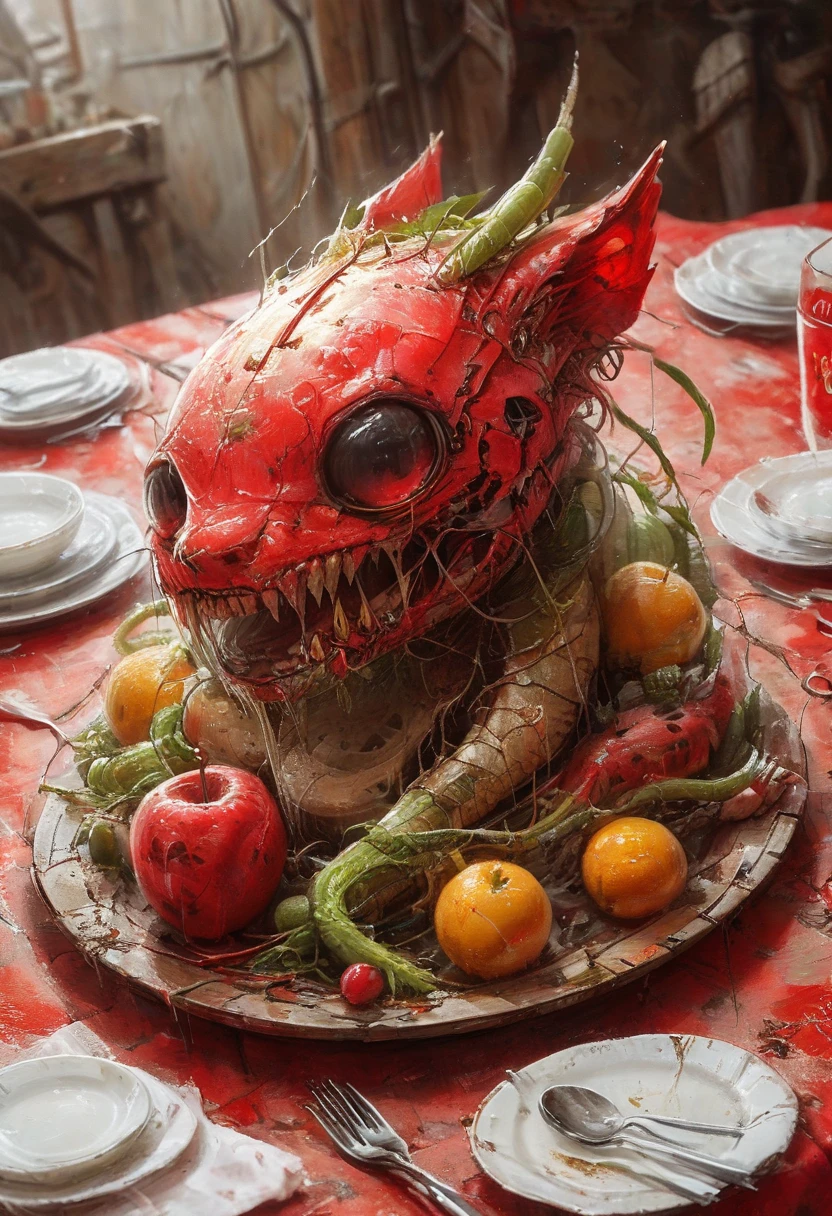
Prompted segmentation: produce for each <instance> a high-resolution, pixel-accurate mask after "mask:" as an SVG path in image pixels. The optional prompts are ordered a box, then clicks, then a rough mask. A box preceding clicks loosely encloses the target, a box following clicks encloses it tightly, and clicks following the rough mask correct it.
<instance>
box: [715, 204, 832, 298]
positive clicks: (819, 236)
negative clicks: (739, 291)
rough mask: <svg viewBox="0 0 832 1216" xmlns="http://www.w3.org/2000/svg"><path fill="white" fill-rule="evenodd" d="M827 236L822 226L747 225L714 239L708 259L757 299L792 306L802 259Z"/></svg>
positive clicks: (827, 233)
mask: <svg viewBox="0 0 832 1216" xmlns="http://www.w3.org/2000/svg"><path fill="white" fill-rule="evenodd" d="M830 236H832V232H830V231H828V230H827V229H826V228H809V227H805V228H804V227H802V226H800V225H799V224H783V225H777V226H775V227H771V228H747V229H745V230H744V231H742V232H733V233H731V235H730V236H725V237H722V239H721V240H719V241H716V242H715V243H714V244H713V245H712V246H711V247H710V249H709V250H708V258H709V261H710V263H711V265H712V266H713V267H714V269H715V270H718V271H720V272H721V273H722V274H723V275H726V276H727V277H728V278H730V279H735V280H736V279H740V280H743V281H744V282H745V283H746V284H747V285H748V288H749V291H750V292H752V293H753V294H754V296H755V297H756V298H757V300H759V301H760V302H762V303H768V304H789V305H792V306H796V305H797V296H798V291H799V289H800V267H801V264H802V262H803V259H804V258H805V257H806V255H807V253H811V251H812V250H813V249H815V248H816V247H817V246H818V245H820V244H821V242H823V241H825V240H827V239H828V237H830Z"/></svg>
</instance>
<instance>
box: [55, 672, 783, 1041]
mask: <svg viewBox="0 0 832 1216" xmlns="http://www.w3.org/2000/svg"><path fill="white" fill-rule="evenodd" d="M762 712H763V721H764V735H765V745H766V748H767V750H768V751H769V753H770V754H771V755H772V756H774V757H775V758H777V759H778V760H780V762H781V763H782V764H784V765H785V766H787V767H788V768H790V769H791V770H792V771H794V772H798V773H800V774H801V775H802V774H803V773H804V770H805V761H804V756H803V748H802V745H801V742H800V737H799V734H798V731H797V728H796V727H795V726H794V724H793V723H792V722H791V721H790V720H789V719H788V718H787V717H786V715H785V714H784V712H783V711H782V710H781V709H780V708H779V706H776V705H775V704H774V702H772V701H771V699H770V698H768V697H767V696H766V695H765V693H764V694H763V706H762ZM805 796H806V790H805V786H804V785H789V786H786V787H785V788H784V789H783V791H782V793H781V795H780V797H779V799H778V801H777V802H776V803H775V804H774V805H772V806H770V807H768V808H767V809H766V810H765V811H764V812H763V813H762V814H761V815H759V816H757V817H755V818H752V819H747V820H745V821H743V822H741V823H728V824H724V825H722V826H721V827H719V828H718V829H717V831H716V832H715V834H714V835H713V836H712V837H711V838H710V840H709V841H708V843H707V846H706V848H705V851H704V853H703V854H702V855H701V856H700V857H699V859H698V860H697V861H696V862H695V863H693V864H692V865H691V872H690V880H689V882H688V886H687V889H686V890H685V892H684V894H683V895H682V896H681V897H680V899H679V900H678V901H677V902H676V904H675V905H673V906H672V907H671V908H669V909H668V910H667V911H665V912H663V913H661V914H660V915H659V916H657V917H655V918H654V919H652V920H650V921H647V922H641V923H640V924H638V925H637V926H633V925H624V924H615V923H613V922H611V921H595V922H594V924H593V929H592V932H591V934H590V936H589V938H588V939H587V940H585V941H583V942H582V943H581V944H580V945H579V946H572V947H571V948H567V949H564V950H563V951H562V952H560V953H558V952H557V951H555V952H554V953H553V954H549V955H547V956H546V960H547V961H546V962H545V963H543V964H542V965H540V966H538V967H536V968H535V969H533V970H531V971H528V972H524V973H523V974H522V975H518V976H512V977H510V978H508V979H503V980H499V981H495V982H492V983H485V984H481V985H478V986H477V987H472V988H470V989H465V990H461V991H454V992H438V993H435V994H434V995H433V996H432V998H430V999H427V998H425V999H422V1001H421V1002H420V1003H418V1004H417V1003H415V1002H414V1003H408V1002H404V1001H392V1000H391V1001H388V1002H382V1003H381V1004H379V1005H375V1006H372V1007H369V1008H367V1009H364V1010H361V1009H355V1008H353V1007H351V1006H349V1005H347V1003H346V1002H345V1001H343V1000H342V999H341V998H340V996H338V995H337V994H334V993H333V994H328V993H324V994H322V993H321V992H320V991H311V990H304V988H303V986H302V985H299V986H298V990H294V989H293V988H291V987H289V988H287V987H284V986H274V985H271V986H269V985H268V984H267V982H266V981H265V980H264V979H263V978H262V977H256V976H252V977H251V981H248V980H241V979H239V977H236V976H235V977H230V976H223V975H218V974H217V973H216V972H212V971H208V970H206V969H205V968H204V967H201V966H199V965H198V963H197V962H196V961H195V959H194V958H193V957H191V958H188V957H187V956H186V953H185V950H184V948H183V947H180V946H178V945H177V944H176V943H175V942H174V941H173V940H172V939H171V937H169V936H168V930H167V927H166V926H165V925H164V924H163V922H162V921H160V920H159V918H158V917H157V916H156V914H155V913H154V912H153V911H152V909H151V908H150V907H149V906H148V905H147V904H146V903H145V902H144V900H143V898H142V897H141V894H140V893H139V891H138V889H137V887H136V886H135V884H132V883H126V882H124V881H122V880H121V879H119V878H115V879H114V878H113V877H112V876H111V874H110V873H109V872H107V871H103V870H100V869H99V868H98V867H97V866H95V865H94V864H93V863H92V862H90V860H89V858H88V857H87V855H86V851H85V850H79V849H78V848H76V847H74V845H73V840H74V837H75V834H76V831H77V828H78V824H79V822H80V820H81V818H82V815H83V812H82V811H81V810H80V809H79V808H77V807H74V806H70V805H68V804H67V803H65V802H64V801H63V800H62V799H61V798H59V797H57V796H55V795H50V797H49V799H48V800H47V802H46V804H45V806H44V808H43V811H42V813H41V816H40V819H39V821H38V825H37V830H36V833H35V840H34V857H33V876H34V880H35V884H36V886H37V888H38V890H39V892H40V894H41V895H42V897H43V899H44V900H45V901H46V904H47V905H48V907H49V908H50V910H51V912H52V914H53V916H54V917H55V919H56V921H57V923H58V924H59V925H60V927H61V928H62V929H63V931H64V932H65V933H66V934H67V935H68V936H69V937H70V938H72V940H73V941H74V942H75V944H76V946H77V947H78V949H79V950H81V952H82V953H83V954H85V955H86V956H87V958H88V959H89V961H90V962H92V963H94V964H96V965H100V964H103V965H104V966H105V967H109V968H110V969H111V970H113V971H115V972H116V973H117V974H118V975H120V976H123V977H124V978H125V979H126V980H128V981H129V982H130V983H132V984H135V985H137V986H138V987H140V988H142V989H143V990H145V991H146V992H148V993H151V994H153V995H155V996H157V997H159V998H160V999H161V1000H163V1001H165V1003H166V1004H168V1005H169V1006H171V1007H172V1008H173V1009H174V1010H180V1011H182V1012H185V1013H188V1014H193V1015H196V1016H198V1017H204V1018H209V1019H211V1020H213V1021H217V1022H224V1023H226V1024H228V1025H230V1026H235V1027H237V1028H238V1029H245V1030H251V1031H257V1032H259V1033H262V1034H273V1035H283V1036H286V1037H293V1038H313V1039H346V1040H359V1041H364V1042H373V1041H377V1040H379V1039H427V1038H434V1037H437V1036H440V1035H452V1034H465V1033H468V1032H469V1031H475V1030H486V1029H488V1028H490V1027H495V1026H502V1025H505V1024H507V1023H509V1022H516V1021H520V1020H521V1019H523V1018H528V1017H534V1016H536V1015H539V1014H543V1013H551V1012H552V1011H553V1010H556V1009H564V1008H566V1007H567V1006H569V1005H575V1004H577V1003H578V1002H580V1001H585V1000H588V999H589V998H591V997H594V996H596V995H600V994H601V993H604V992H609V991H610V990H612V989H613V988H618V987H620V986H621V985H622V984H626V983H630V982H631V981H632V980H635V979H638V978H639V977H640V976H643V975H645V974H646V973H647V972H648V971H652V970H653V968H655V967H659V966H661V965H662V963H665V962H667V961H668V960H670V959H672V958H673V957H674V956H675V955H677V954H681V953H682V951H684V950H687V949H688V948H689V947H690V946H692V945H693V944H694V943H695V942H698V941H699V940H700V939H701V938H703V937H705V936H706V934H708V933H710V932H711V930H712V929H713V928H714V927H715V926H716V925H718V924H719V923H720V922H721V921H724V920H725V919H726V918H728V917H729V916H731V915H732V914H733V913H734V912H736V910H737V909H738V908H739V907H740V905H741V904H743V903H744V902H745V900H747V899H748V898H749V896H751V895H752V893H753V892H754V891H756V890H758V889H759V888H761V887H762V886H763V885H764V884H765V883H766V882H767V881H768V879H769V878H770V877H771V875H772V873H773V872H774V869H775V868H776V866H777V864H778V862H779V861H780V858H781V857H782V856H783V853H784V852H785V850H786V848H787V847H788V844H789V841H790V840H791V838H792V836H793V835H794V832H795V828H796V827H797V822H798V819H799V816H800V813H801V811H802V809H803V804H804V801H805Z"/></svg>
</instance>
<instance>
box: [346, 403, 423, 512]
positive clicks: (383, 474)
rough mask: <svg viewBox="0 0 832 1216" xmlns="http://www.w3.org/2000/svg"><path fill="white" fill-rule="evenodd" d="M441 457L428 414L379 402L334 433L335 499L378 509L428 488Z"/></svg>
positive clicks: (396, 504)
mask: <svg viewBox="0 0 832 1216" xmlns="http://www.w3.org/2000/svg"><path fill="white" fill-rule="evenodd" d="M440 456H441V446H440V431H439V429H438V426H437V425H436V424H435V423H434V422H433V421H432V420H431V417H430V416H429V415H428V414H426V413H425V412H424V411H423V410H420V409H417V408H416V407H415V406H412V405H408V403H407V402H406V401H395V400H389V401H374V402H372V404H370V405H365V406H363V407H362V408H361V409H358V410H356V411H355V413H353V414H351V415H350V416H349V418H345V419H344V421H343V422H342V423H340V424H339V426H338V427H337V428H336V429H335V431H334V433H333V435H332V437H331V439H330V440H329V444H328V446H327V449H326V454H325V457H324V478H325V480H326V484H327V487H328V489H329V492H330V493H331V494H332V496H333V497H334V498H337V499H340V500H341V501H342V502H344V503H348V504H350V505H351V506H356V507H359V508H363V509H364V510H368V511H379V510H384V508H387V507H395V506H399V505H400V504H401V503H404V502H407V501H408V500H409V499H411V498H413V497H414V496H415V495H416V494H418V493H419V491H420V490H422V489H424V487H425V486H426V485H427V484H428V482H429V481H430V479H431V475H432V474H433V473H434V472H435V471H436V469H437V467H438V465H439V459H440Z"/></svg>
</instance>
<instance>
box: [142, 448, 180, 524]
mask: <svg viewBox="0 0 832 1216" xmlns="http://www.w3.org/2000/svg"><path fill="white" fill-rule="evenodd" d="M144 509H145V514H146V515H147V518H148V520H149V521H150V526H151V527H152V528H153V531H154V532H156V533H157V534H158V535H159V536H161V537H162V538H163V539H164V540H169V539H170V538H171V537H172V536H173V535H174V534H175V533H176V532H178V531H179V529H180V528H181V527H182V525H183V524H184V522H185V516H186V514H187V511H188V495H187V492H186V490H185V486H184V483H183V481H182V478H181V477H180V476H179V472H178V471H177V469H176V466H175V465H173V464H172V463H171V462H170V461H169V460H166V459H165V460H161V461H160V462H159V463H157V464H155V465H153V467H152V468H150V469H148V471H147V474H146V475H145V479H144Z"/></svg>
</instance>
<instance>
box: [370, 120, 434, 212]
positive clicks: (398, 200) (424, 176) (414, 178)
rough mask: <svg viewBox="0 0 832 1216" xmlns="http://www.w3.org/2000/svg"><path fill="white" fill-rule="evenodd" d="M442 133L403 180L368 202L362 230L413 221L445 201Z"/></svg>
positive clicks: (403, 174) (405, 174)
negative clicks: (443, 191) (442, 174)
mask: <svg viewBox="0 0 832 1216" xmlns="http://www.w3.org/2000/svg"><path fill="white" fill-rule="evenodd" d="M441 164H442V133H441V132H440V133H439V135H432V136H431V139H430V143H429V144H428V146H427V147H426V148H425V150H424V152H423V153H422V155H421V156H420V157H419V158H418V160H415V161H414V162H413V164H412V165H411V166H410V168H409V169H405V171H404V173H402V175H401V176H400V177H397V178H396V180H395V181H392V182H390V184H389V185H388V186H385V187H384V188H383V189H381V190H379V192H378V193H377V194H374V195H372V197H371V198H368V199H366V200H365V201H364V202H363V203H362V204H361V206H362V208H363V212H364V214H363V215H362V217H361V222H360V224H359V225H358V226H359V228H362V229H365V230H369V231H372V230H374V229H379V228H385V227H387V225H388V224H397V223H400V222H401V221H402V220H414V219H416V217H417V216H418V215H420V214H421V213H422V211H424V209H425V208H426V207H430V206H432V205H433V204H434V203H438V202H440V201H441V199H442V176H441V172H440V170H441Z"/></svg>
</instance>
